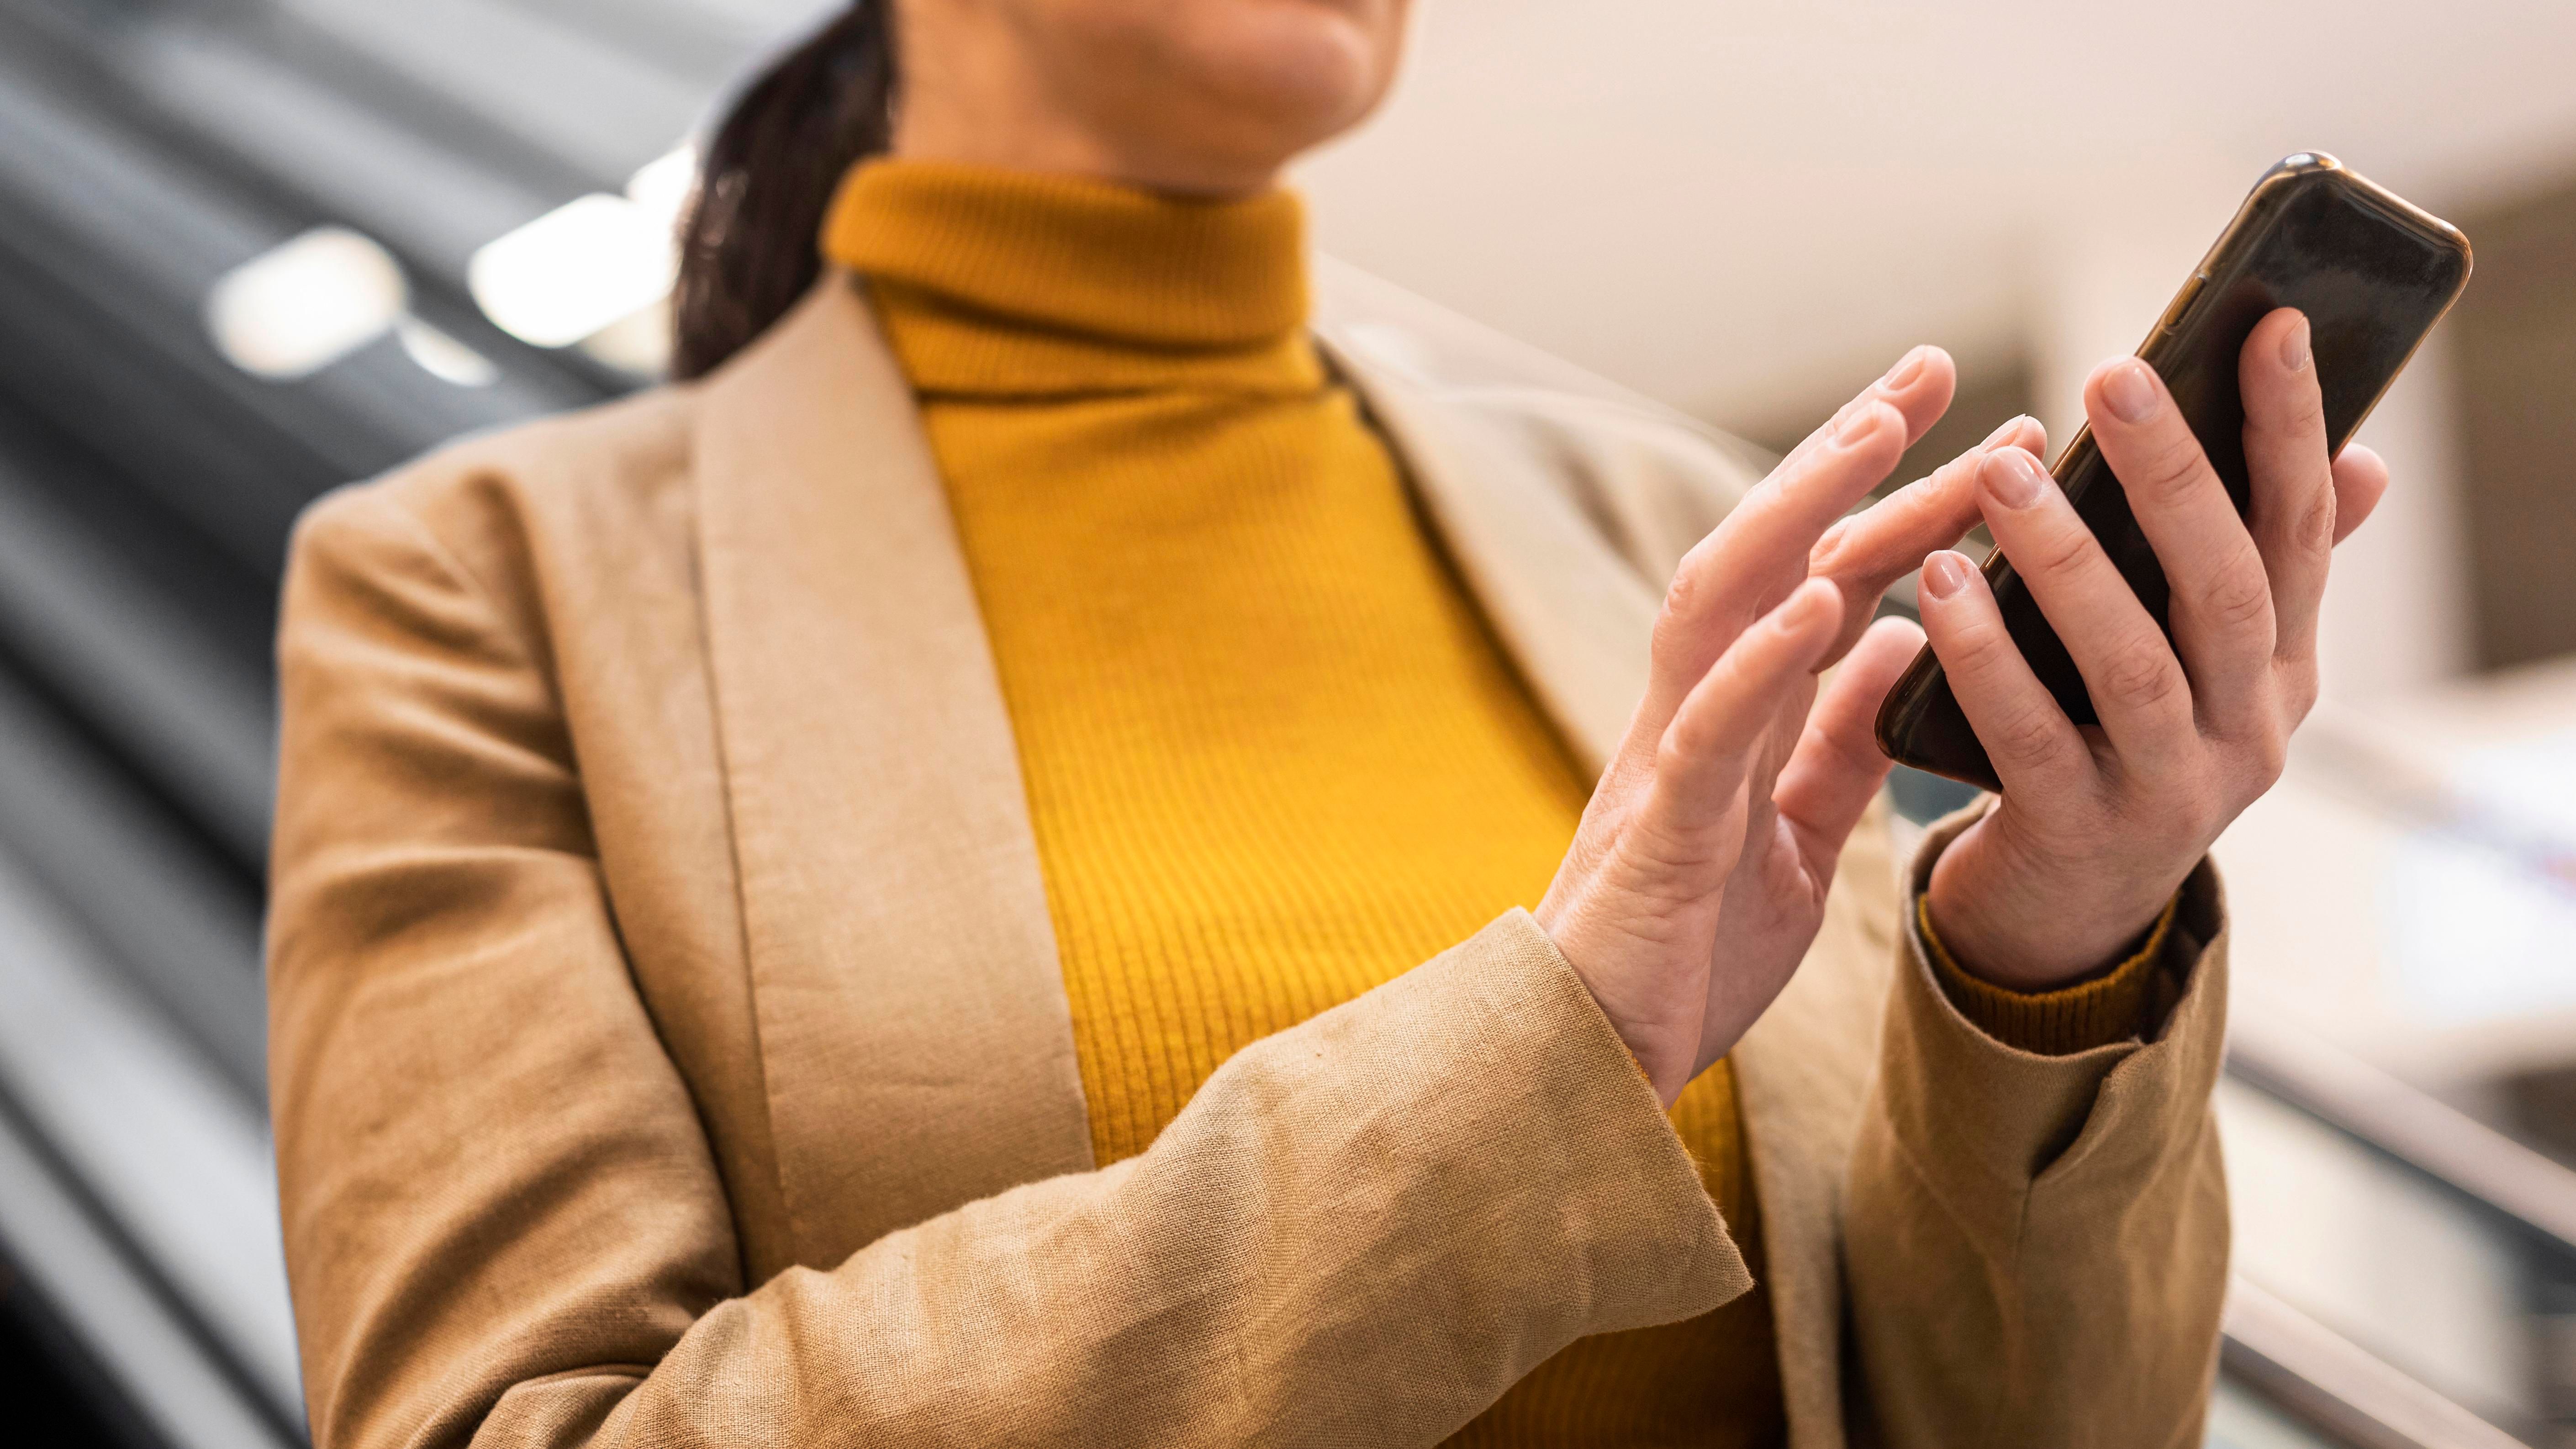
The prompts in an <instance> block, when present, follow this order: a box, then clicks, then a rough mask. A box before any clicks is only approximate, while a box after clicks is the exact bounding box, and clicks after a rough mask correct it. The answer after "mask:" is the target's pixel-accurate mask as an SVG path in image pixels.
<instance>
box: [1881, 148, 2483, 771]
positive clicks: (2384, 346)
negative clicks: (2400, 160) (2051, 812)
mask: <svg viewBox="0 0 2576 1449" xmlns="http://www.w3.org/2000/svg"><path fill="white" fill-rule="evenodd" d="M2468 275H2469V247H2468V242H2467V240H2466V239H2465V238H2463V237H2462V236H2461V235H2460V233H2459V232H2458V230H2457V229H2455V228H2453V227H2452V226H2450V225H2449V224H2448V223H2446V222H2443V221H2440V220H2438V219H2436V218H2434V217H2432V216H2430V215H2428V214H2426V213H2424V212H2422V211H2420V210H2418V209H2416V208H2415V207H2413V206H2410V205H2408V204H2407V203H2406V202H2404V201H2402V200H2399V199H2398V198H2397V197H2396V196H2394V195H2392V194H2391V193H2389V192H2387V191H2384V190H2382V189H2381V188H2379V187H2377V186H2374V185H2372V184H2371V183H2370V182H2368V181H2365V180H2363V179H2362V178H2361V177H2359V176H2356V175H2354V174H2353V173H2352V172H2350V171H2348V170H2345V169H2344V168H2343V166H2342V165H2341V164H2340V163H2338V162H2336V161H2335V160H2334V159H2333V158H2331V157H2327V156H2322V155H2318V154H2314V153H2302V154H2300V155H2296V156H2292V157H2290V158H2288V159H2287V160H2284V161H2283V162H2281V163H2280V164H2279V165H2277V166H2275V167H2273V168H2272V169H2271V170H2270V171H2268V172H2266V173H2265V174H2264V176H2263V179H2262V180H2261V181H2259V182H2257V183H2256V184H2255V187H2254V190H2253V192H2252V193H2251V194H2250V195H2249V196H2247V197H2246V200H2245V205H2244V206H2243V208H2241V209H2240V210H2239V211H2238V212H2237V215H2236V219H2235V220H2234V221H2233V222H2231V223H2230V224H2229V225H2228V228H2227V230H2226V231H2225V232H2223V233H2222V234H2221V235H2220V237H2219V241H2218V244H2217V245H2216V246H2214V247H2212V248H2211V249H2210V253H2209V255H2208V257H2207V258H2205V259H2204V260H2203V261H2202V263H2201V266H2200V267H2199V269H2198V270H2196V271H2195V272H2194V273H2193V274H2192V276H2191V278H2190V280H2189V281H2187V282H2186V283H2184V285H2183V287H2182V290H2180V291H2179V292H2177V293H2176V294H2175V296H2174V299H2173V301H2172V303H2170V304H2169V305H2168V306H2167V307H2166V309H2165V314H2164V316H2163V317H2162V318H2161V319H2159V321H2158V322H2157V324H2156V328H2155V330H2154V331H2153V332H2152V333H2150V334H2149V336H2148V338H2147V341H2146V343H2145V345H2143V346H2141V347H2140V348H2139V349H2138V355H2139V357H2141V358H2143V359H2144V360H2145V361H2146V362H2147V363H2148V364H2149V365H2150V366H2152V367H2154V368H2155V369H2156V372H2157V374H2158V375H2159V376H2161V377H2162V378H2163V379H2164V382H2165V386H2166V387H2167V388H2168V389H2169V390H2170V391H2171V392H2172V393H2173V397H2174V402H2175V405H2176V406H2177V407H2179V408H2180V409H2181V411H2182V414H2183V416H2184V417H2185V418H2186V419H2187V420H2189V422H2190V423H2191V427H2192V431H2193V433H2195V434H2196V435H2197V436H2198V437H2199V439H2200V444H2201V447H2202V449H2203V450H2204V451H2205V452H2206V453H2207V454H2208V455H2209V462H2210V466H2211V468H2212V469H2214V470H2215V471H2216V472H2217V474H2218V476H2219V478H2220V479H2221V480H2223V481H2224V482H2225V483H2226V485H2227V491H2228V493H2229V494H2230V496H2232V497H2233V498H2234V499H2235V501H2236V507H2237V510H2238V511H2239V512H2242V511H2244V509H2245V507H2246V500H2247V496H2248V489H2249V479H2248V475H2247V471H2246V464H2245V441H2244V433H2245V405H2244V401H2243V397H2242V395H2241V394H2240V393H2239V391H2238V390H2237V383H2236V365H2237V357H2238V354H2239V353H2241V352H2242V351H2243V350H2244V347H2245V339H2246V337H2247V336H2248V335H2250V334H2251V333H2252V332H2253V330H2254V325H2255V324H2256V323H2257V322H2260V321H2261V320H2263V318H2264V317H2266V316H2268V315H2270V313H2271V312H2272V311H2273V310H2274V309H2275V308H2279V307H2296V308H2298V309H2299V310H2300V311H2302V312H2304V313H2306V314H2307V318H2308V327H2309V335H2310V339H2311V342H2310V346H2311V349H2312V352H2313V355H2314V357H2315V359H2316V368H2317V382H2318V386H2319V389H2320V391H2321V392H2322V394H2323V398H2324V404H2325V424H2326V440H2327V446H2328V448H2329V449H2330V450H2332V451H2335V452H2340V451H2342V449H2343V445H2344V444H2345V443H2346V442H2349V441H2350V440H2351V438H2352V435H2353V433H2354V431H2355V430H2356V429H2358V428H2359V427H2360V426H2361V422H2362V419H2363V418H2365V417H2367V416H2368V415H2369V413H2370V410H2371V408H2372V407H2373V406H2375V405H2376V404H2377V403H2378V401H2379V399H2380V398H2381V396H2383V395H2384V394H2385V393H2386V392H2387V391H2388V386H2389V384H2390V383H2392V382H2394V381H2396V379H2397V374H2398V373H2399V372H2400V371H2401V370H2403V369H2404V367H2405V366H2406V361H2407V359H2408V358H2409V357H2412V356H2413V355H2414V353H2415V349H2416V347H2417V346H2418V345H2420V344H2421V343H2422V342H2423V340H2424V336H2425V334H2426V333H2428V332H2430V331H2431V330H2432V328H2433V324H2434V323H2435V322H2437V321H2439V320H2441V317H2442V314H2443V313H2444V312H2445V311H2447V310H2449V308H2450V306H2451V303H2452V302H2453V301H2455V300H2457V299H2458V297H2459V294H2460V291H2461V289H2462V288H2463V287H2464V286H2465V285H2466V284H2467V282H2468ZM2054 472H2055V474H2056V477H2057V481H2058V483H2059V484H2060V485H2061V486H2063V487H2064V488H2065V490H2066V495H2067V498H2068V500H2069V501H2070V502H2071V503H2073V504H2074V506H2075V511H2076V513H2077V515H2078V516H2079V517H2081V518H2082V519H2083V520H2084V522H2085V524H2086V525H2087V526H2088V527H2090V528H2091V529H2092V530H2093V534H2094V536H2095V537H2096V538H2097V539H2099V540H2100V542H2101V544H2102V548H2103V551H2104V552H2105V553H2106V554H2108V555H2109V556H2110V559H2111V561H2112V563H2113V564H2114V565H2116V566H2117V567H2118V568H2119V570H2120V573H2121V576H2122V577H2124V578H2126V579H2127V580H2128V582H2129V587H2130V588H2132V589H2134V590H2136V591H2137V595H2138V598H2139V600H2140V601H2141V602H2143V603H2144V604H2145V605H2146V606H2147V608H2148V610H2149V612H2151V613H2153V614H2154V615H2155V617H2156V620H2157V622H2158V623H2160V624H2164V625H2166V627H2167V630H2168V632H2170V629H2171V624H2170V622H2169V620H2168V611H2167V604H2168V591H2167V588H2166V585H2165V576H2164V570H2163V569H2162V568H2161V567H2160V566H2159V565H2158V564H2157V562H2156V557H2155V552H2154V550H2153V549H2151V548H2150V547H2149V546H2148V544H2147V540H2146V536H2145V535H2144V534H2143V533H2141V532H2140V531H2139V529H2138V525H2137V521H2136V520H2135V519H2134V518H2133V517H2132V516H2131V515H2130V512H2129V501H2128V496H2127V495H2126V494H2125V493H2124V492H2122V490H2121V487H2120V482H2119V480H2118V479H2117V478H2116V477H2114V476H2112V473H2111V470H2110V467H2109V465H2108V464H2107V463H2105V462H2104V461H2103V459H2102V455H2101V452H2100V451H2099V450H2098V449H2096V448H2095V447H2094V446H2093V439H2092V435H2091V433H2090V432H2089V431H2088V432H2081V433H2078V434H2077V435H2076V436H2075V438H2074V440H2073V441H2072V442H2070V443H2069V444H2068V445H2067V447H2066V450H2065V452H2063V453H2061V454H2060V455H2059V456H2058V460H2057V466H2056V468H2055V469H2054ZM1985 572H1986V577H1987V580H1988V582H1989V583H1990V584H1991V586H1992V587H1993V589H1994V593H1995V602H1996V604H1997V605H1998V607H2000V609H2001V610H2002V612H2003V618H2004V623H2005V625H2006V627H2007V628H2009V629H2010V631H2011V633H2012V637H2013V641H2014V642H2015V643H2016V644H2017V645H2019V646H2020V648H2021V652H2022V656H2023V657H2024V658H2025V659H2027V660H2028V661H2029V662H2030V666H2031V669H2032V672H2033V673H2035V674H2037V675H2038V676H2039V679H2040V682H2041V683H2043V684H2045V685H2047V686H2048V689H2049V692H2050V693H2051V694H2053V695H2055V696H2056V697H2057V701H2058V703H2059V705H2060V706H2062V707H2063V708H2064V709H2065V710H2066V713H2067V715H2068V717H2069V718H2071V719H2072V720H2074V721H2075V722H2076V723H2077V724H2093V723H2096V722H2097V716H2096V715H2095V713H2094V710H2093V701H2092V697H2091V696H2090V695H2089V694H2087V693H2086V691H2085V688H2084V680H2083V677H2082V676H2081V675H2080V674H2079V673H2078V672H2077V671H2076V668H2075V661H2074V660H2073V659H2072V658H2071V657H2070V656H2069V655H2068V654H2067V652H2066V646H2065V645H2064V644H2063V643H2061V642H2060V641H2059V640H2058V637H2057V634H2056V631H2054V630H2053V629H2051V628H2050V627H2049V624H2048V621H2047V619H2046V618H2044V617H2043V616H2042V615H2041V614H2040V611H2039V605H2038V602H2037V601H2036V600H2035V599H2033V598H2032V597H2031V594H2030V591H2029V590H2028V589H2027V588H2025V587H2024V586H2023V585H2022V583H2021V581H2020V579H2019V578H2018V577H2017V576H2016V575H2015V574H2014V573H2013V571H2012V566H2011V561H2010V560H2008V559H2006V558H2004V557H2003V555H2002V554H2001V553H1997V554H1996V555H1995V556H1994V557H1993V558H1990V559H1989V560H1988V561H1987V563H1986V570H1985ZM1878 736H1879V743H1880V745H1881V746H1882V747H1883V748H1885V749H1886V750H1887V752H1888V754H1889V755H1890V756H1891V757H1892V758H1894V759H1896V760H1898V761H1899V762H1901V763H1904V764H1908V765H1912V766H1914V767H1915V768H1917V769H1922V770H1929V771H1931V772H1933V773H1934V774H1939V775H1947V776H1949V777H1951V778H1952V779H1958V780H1965V781H1968V782H1969V783H1971V784H1976V785H1982V786H1984V787H1985V788H1987V789H1990V790H1997V789H2001V788H2002V785H2001V782H1999V781H1998V780H1997V779H1996V778H1995V775H1994V767H1993V765H1992V764H1991V763H1990V762H1989V761H1988V760H1987V758H1986V751H1985V747H1984V746H1983V745H1982V744H1980V743H1978V741H1977V737H1976V732H1975V731H1974V730H1972V729H1970V728H1969V727H1968V721H1967V717H1966V716H1965V715H1964V714H1962V713H1961V712H1960V710H1959V704H1958V700H1957V699H1956V697H1955V696H1953V695H1952V694H1951V692H1950V687H1949V682H1948V680H1947V679H1946V678H1944V677H1943V675H1942V673H1941V667H1940V661H1939V660H1938V659H1936V658H1934V657H1933V654H1932V651H1931V650H1930V649H1928V648H1927V649H1925V650H1924V651H1923V652H1922V653H1921V654H1919V655H1917V656H1916V658H1915V660H1914V663H1913V665H1912V666H1911V667H1909V668H1908V669H1907V670H1906V672H1905V675H1904V676H1903V677H1902V678H1901V679H1899V680H1898V681H1897V684H1896V687H1895V688H1894V689H1893V690H1891V691H1890V692H1889V694H1888V698H1887V702H1886V704H1885V705H1884V706H1882V707H1881V709H1880V711H1879V717H1878Z"/></svg>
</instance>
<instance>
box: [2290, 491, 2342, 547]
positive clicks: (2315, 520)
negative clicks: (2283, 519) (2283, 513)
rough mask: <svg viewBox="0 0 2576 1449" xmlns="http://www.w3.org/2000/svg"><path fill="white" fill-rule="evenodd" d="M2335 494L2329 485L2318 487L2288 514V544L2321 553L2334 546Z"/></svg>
mask: <svg viewBox="0 0 2576 1449" xmlns="http://www.w3.org/2000/svg"><path fill="white" fill-rule="evenodd" d="M2334 531H2335V496H2334V489H2333V488H2332V487H2331V486H2328V487H2324V488H2319V489H2317V490H2315V492H2314V494H2313V495H2312V496H2310V497H2309V498H2308V499H2307V500H2306V501H2304V502H2303V503H2301V504H2300V505H2299V506H2298V508H2297V509H2296V511H2294V512H2293V513H2292V514H2291V515H2290V546H2291V547H2293V548H2296V549H2298V550H2300V551H2301V552H2304V553H2309V554H2321V553H2324V552H2326V551H2327V550H2328V549H2331V548H2333V547H2334Z"/></svg>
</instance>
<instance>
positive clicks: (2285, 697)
mask: <svg viewBox="0 0 2576 1449" xmlns="http://www.w3.org/2000/svg"><path fill="white" fill-rule="evenodd" d="M2283 675H2284V677H2283V679H2282V680H2281V714H2282V718H2283V719H2285V720H2287V721H2288V722H2289V724H2290V726H2291V727H2293V728H2295V727H2296V726H2297V725H2298V723H2299V721H2301V720H2303V719H2306V718H2307V717H2308V712H2309V711H2310V710H2313V709H2315V708H2316V707H2317V670H2316V665H2315V664H2314V663H2313V662H2302V663H2300V664H2298V665H2297V666H2295V667H2293V668H2290V669H2287V670H2284V671H2283Z"/></svg>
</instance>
